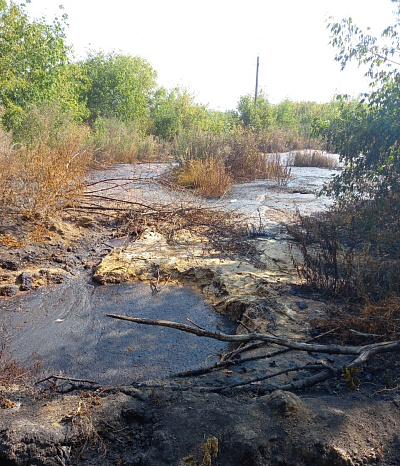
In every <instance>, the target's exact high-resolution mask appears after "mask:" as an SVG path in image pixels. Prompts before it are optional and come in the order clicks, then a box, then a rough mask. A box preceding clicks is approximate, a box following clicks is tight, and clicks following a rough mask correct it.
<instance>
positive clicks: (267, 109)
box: [237, 92, 274, 129]
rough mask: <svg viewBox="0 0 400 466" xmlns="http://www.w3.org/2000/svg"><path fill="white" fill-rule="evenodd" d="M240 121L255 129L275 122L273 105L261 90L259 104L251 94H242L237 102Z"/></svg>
mask: <svg viewBox="0 0 400 466" xmlns="http://www.w3.org/2000/svg"><path fill="white" fill-rule="evenodd" d="M237 111H238V113H239V120H240V122H241V123H242V124H243V125H244V126H246V127H252V128H255V129H266V128H268V127H269V126H271V125H272V123H273V120H274V118H273V113H272V105H271V104H270V103H269V102H268V99H267V97H266V96H265V95H264V94H263V92H260V93H259V95H258V98H257V104H256V105H255V104H254V97H253V96H252V95H251V94H247V95H244V96H241V97H240V99H239V102H238V104H237Z"/></svg>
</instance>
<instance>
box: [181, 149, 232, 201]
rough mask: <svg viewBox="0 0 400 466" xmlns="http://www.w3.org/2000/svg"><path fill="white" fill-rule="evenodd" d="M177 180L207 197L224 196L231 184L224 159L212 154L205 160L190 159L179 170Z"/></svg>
mask: <svg viewBox="0 0 400 466" xmlns="http://www.w3.org/2000/svg"><path fill="white" fill-rule="evenodd" d="M175 180H176V182H177V183H178V184H179V185H181V186H184V187H187V188H194V189H195V190H196V191H197V192H198V193H199V194H201V195H203V196H206V197H216V196H222V195H223V194H225V193H226V192H227V191H228V190H229V188H230V186H231V177H230V175H229V174H228V173H227V172H226V169H225V165H224V163H223V161H222V160H221V159H219V158H215V157H211V156H209V157H207V158H206V159H205V160H189V161H188V162H186V163H185V164H184V165H183V166H182V167H180V168H179V169H178V170H177V172H176V174H175Z"/></svg>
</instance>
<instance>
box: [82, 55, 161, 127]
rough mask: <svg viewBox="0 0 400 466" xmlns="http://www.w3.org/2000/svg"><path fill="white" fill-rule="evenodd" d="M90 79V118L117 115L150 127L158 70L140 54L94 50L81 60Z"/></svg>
mask: <svg viewBox="0 0 400 466" xmlns="http://www.w3.org/2000/svg"><path fill="white" fill-rule="evenodd" d="M81 67H82V68H83V69H84V70H85V72H86V74H87V77H88V79H89V83H90V84H89V87H88V89H87V90H86V91H85V92H84V98H85V100H86V102H87V106H88V108H89V110H90V119H91V120H95V119H96V118H98V117H106V118H109V117H116V118H118V119H120V120H122V121H124V122H131V121H133V120H136V121H138V122H140V123H141V125H142V126H144V127H146V125H147V124H148V118H149V105H150V101H151V99H152V98H153V95H154V92H155V88H156V77H157V73H156V71H155V70H154V69H153V68H152V67H151V65H150V64H149V63H148V62H147V61H146V60H144V59H143V58H140V57H132V56H130V55H120V54H116V53H115V52H112V53H108V54H104V53H103V52H98V53H91V54H89V56H88V57H87V59H86V60H85V61H84V62H82V63H81Z"/></svg>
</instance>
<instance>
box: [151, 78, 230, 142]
mask: <svg viewBox="0 0 400 466" xmlns="http://www.w3.org/2000/svg"><path fill="white" fill-rule="evenodd" d="M151 118H152V123H153V128H152V129H153V131H154V134H155V135H156V136H161V137H162V138H164V139H166V140H169V139H172V138H173V137H174V136H175V135H176V134H178V132H179V131H189V130H192V129H194V130H196V129H200V130H202V131H206V132H211V133H214V134H220V133H222V132H224V131H227V130H229V129H231V128H232V127H233V126H234V124H235V120H234V117H233V115H231V114H229V113H223V112H218V111H215V110H210V109H208V108H207V107H206V106H205V105H200V104H197V103H196V102H195V101H194V96H193V95H191V94H190V93H189V92H188V91H187V90H186V89H180V88H179V87H176V88H174V89H172V90H170V91H167V90H166V89H164V88H163V87H161V88H159V89H157V91H156V93H155V95H154V99H153V101H152V103H151Z"/></svg>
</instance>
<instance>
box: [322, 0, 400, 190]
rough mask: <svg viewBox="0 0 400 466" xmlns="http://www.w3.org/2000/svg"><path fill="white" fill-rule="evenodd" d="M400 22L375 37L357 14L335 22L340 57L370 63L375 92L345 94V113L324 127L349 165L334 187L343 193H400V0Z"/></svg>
mask: <svg viewBox="0 0 400 466" xmlns="http://www.w3.org/2000/svg"><path fill="white" fill-rule="evenodd" d="M392 2H393V3H394V4H395V5H396V11H395V12H394V14H395V22H394V24H393V25H390V26H388V27H387V28H385V29H384V31H383V32H382V34H381V37H380V38H378V37H374V36H371V35H370V34H368V33H365V32H364V31H362V30H361V29H360V28H358V27H357V26H356V25H355V23H354V21H353V20H352V18H347V19H343V20H342V21H341V22H338V23H331V24H330V25H329V27H330V30H331V33H332V45H333V46H334V47H335V48H336V49H337V55H336V60H337V61H338V62H339V63H340V64H341V67H342V69H343V68H345V67H346V65H347V64H348V62H349V61H351V60H355V61H356V62H357V63H358V64H359V65H365V66H367V71H366V77H367V78H369V79H370V85H371V92H369V93H366V94H364V95H362V96H361V97H362V98H361V99H359V100H354V99H353V100H352V99H350V98H349V97H348V96H340V97H338V100H339V101H340V112H339V117H338V118H334V119H333V120H332V121H326V122H325V123H323V124H321V125H320V126H319V131H320V134H322V135H323V136H324V138H325V140H326V141H327V144H328V148H329V149H330V150H332V151H335V152H338V153H339V154H341V156H342V160H343V162H344V164H345V167H344V170H343V172H342V173H341V174H340V175H337V176H336V177H335V179H334V181H333V183H332V185H331V186H330V188H329V189H328V191H330V192H331V193H334V194H335V195H337V196H343V197H351V198H357V197H362V198H365V197H370V198H376V197H380V196H390V197H396V196H398V194H399V193H400V183H399V176H400V140H399V139H400V37H399V28H400V23H399V18H400V0H392Z"/></svg>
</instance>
